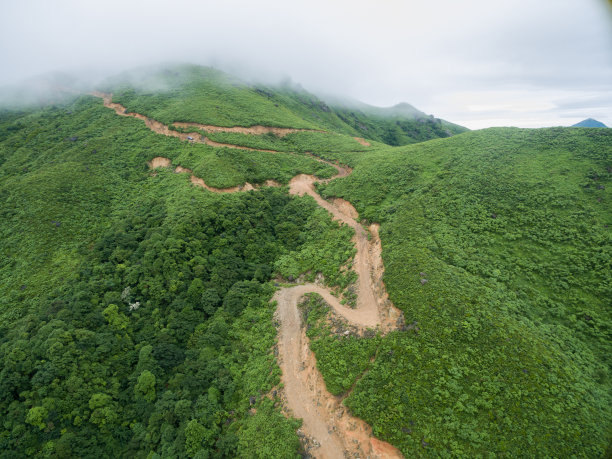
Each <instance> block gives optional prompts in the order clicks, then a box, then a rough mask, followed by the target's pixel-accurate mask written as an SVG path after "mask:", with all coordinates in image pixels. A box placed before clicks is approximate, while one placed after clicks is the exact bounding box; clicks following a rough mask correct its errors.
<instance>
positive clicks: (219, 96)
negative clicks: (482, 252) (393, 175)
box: [103, 65, 465, 145]
mask: <svg viewBox="0 0 612 459" xmlns="http://www.w3.org/2000/svg"><path fill="white" fill-rule="evenodd" d="M143 72H144V71H143ZM134 81H137V82H138V83H137V84H135V83H134ZM103 89H105V90H107V91H111V92H113V100H114V101H115V102H119V103H120V104H122V105H124V106H126V107H127V108H128V110H130V111H134V112H138V113H143V114H145V115H147V116H149V117H151V118H154V119H156V120H158V121H161V122H163V123H165V124H168V125H169V124H171V123H173V122H197V123H203V124H213V125H217V126H253V125H258V124H261V125H265V126H279V127H292V128H304V129H323V130H328V131H333V132H336V133H341V134H345V135H349V136H361V137H365V138H367V139H370V140H373V141H378V142H384V143H388V144H392V145H404V144H408V143H414V142H420V141H423V140H429V139H432V138H438V137H448V136H449V135H451V134H456V133H459V132H463V131H464V130H465V128H462V127H460V126H457V125H454V124H452V123H448V122H446V121H443V120H436V119H433V118H430V117H427V116H425V115H424V114H421V112H416V113H417V114H416V115H415V113H413V112H412V111H411V112H408V113H404V112H403V111H401V110H400V111H397V110H395V111H393V110H391V109H376V108H375V107H369V108H363V107H368V106H366V105H365V104H363V106H362V107H361V108H359V109H352V108H351V109H348V108H345V107H341V106H337V107H334V106H329V105H327V104H326V103H325V102H323V101H321V100H320V99H318V98H317V97H316V96H314V95H312V94H310V93H308V92H306V91H304V90H303V89H302V88H301V87H299V86H292V85H288V84H286V85H281V86H278V87H273V88H272V87H265V86H262V85H249V84H246V83H244V82H241V81H239V80H237V79H235V78H233V77H231V76H229V75H227V74H224V73H222V72H220V71H217V70H214V69H210V68H206V67H197V66H188V65H184V66H176V67H173V68H172V69H168V70H163V71H154V70H149V71H147V72H145V73H143V74H142V75H140V74H138V73H135V74H134V73H132V74H124V75H122V76H119V77H117V78H114V79H112V80H109V81H108V82H107V83H106V84H105V85H104V87H103ZM415 116H416V117H415ZM211 138H212V137H211Z"/></svg>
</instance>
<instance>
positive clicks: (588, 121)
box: [572, 118, 608, 128]
mask: <svg viewBox="0 0 612 459" xmlns="http://www.w3.org/2000/svg"><path fill="white" fill-rule="evenodd" d="M572 127H597V128H605V127H608V126H606V125H605V124H603V123H602V122H601V121H597V120H594V119H593V118H587V119H586V120H582V121H581V122H580V123H576V124H574V125H572Z"/></svg>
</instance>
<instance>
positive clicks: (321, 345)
mask: <svg viewBox="0 0 612 459" xmlns="http://www.w3.org/2000/svg"><path fill="white" fill-rule="evenodd" d="M300 309H301V311H302V319H303V321H304V323H305V324H306V336H308V338H309V339H310V348H311V349H312V351H313V352H314V353H315V356H316V357H317V368H318V369H319V370H320V371H321V373H322V374H323V379H324V380H325V386H326V387H327V390H328V391H330V392H331V393H332V394H334V395H340V394H343V393H345V392H346V391H348V390H349V389H350V388H351V387H352V386H353V384H355V381H356V380H357V378H359V377H361V376H362V375H363V374H364V372H365V371H366V370H367V369H368V368H369V366H370V362H371V360H372V359H373V358H374V357H375V354H376V351H377V350H378V347H379V346H380V341H381V339H380V336H377V335H375V334H374V332H373V331H368V333H367V335H368V336H366V337H362V336H360V334H359V333H358V331H357V330H354V329H353V328H352V327H351V326H350V325H348V324H347V323H346V322H345V321H344V320H343V319H338V318H331V319H330V317H334V316H333V315H332V316H330V308H329V306H327V304H326V303H325V301H324V300H323V298H322V297H321V296H320V295H318V294H316V293H311V294H309V295H307V296H306V297H305V299H304V300H303V301H302V303H301V304H300ZM370 332H371V333H370Z"/></svg>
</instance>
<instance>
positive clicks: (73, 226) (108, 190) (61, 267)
mask: <svg viewBox="0 0 612 459" xmlns="http://www.w3.org/2000/svg"><path fill="white" fill-rule="evenodd" d="M0 148H1V149H2V150H1V152H2V155H1V158H2V163H1V165H0V190H1V191H0V192H1V193H2V196H3V198H4V204H3V207H2V217H3V218H2V222H1V225H0V231H1V234H2V238H3V243H2V257H1V259H2V267H1V269H0V276H1V281H0V282H1V284H2V285H3V288H2V322H1V326H0V360H1V363H0V369H1V370H0V412H1V413H2V418H3V421H2V424H1V426H0V450H2V451H3V453H2V456H3V457H25V456H30V455H32V456H38V457H47V456H50V457H91V456H93V455H96V456H100V457H235V456H241V457H253V456H259V457H266V458H267V457H291V456H294V455H296V454H297V452H298V450H299V441H298V437H297V436H296V434H295V430H296V428H297V426H298V425H299V423H298V422H297V421H294V420H288V419H286V418H285V417H284V416H283V415H282V414H281V413H280V411H279V407H278V403H279V400H278V399H277V398H276V393H275V392H274V387H275V386H276V385H277V384H278V383H279V372H280V370H279V368H278V366H277V365H276V363H275V359H274V355H273V352H272V348H273V345H274V342H275V336H276V329H275V328H274V324H273V320H272V314H273V312H274V305H273V304H271V303H270V298H271V296H272V293H273V292H274V286H273V284H272V283H271V282H270V279H271V277H272V274H273V273H274V270H275V264H276V263H277V261H278V260H284V263H286V264H287V263H289V264H291V260H292V259H293V257H298V262H299V254H301V253H302V252H303V251H304V250H306V251H312V250H317V249H318V252H317V257H316V259H315V261H316V262H317V263H320V264H321V265H324V264H325V265H327V268H326V270H329V271H330V272H338V271H339V269H340V266H341V265H343V264H345V263H346V262H347V257H348V256H350V255H351V254H352V245H351V242H350V237H351V233H350V231H347V230H346V229H345V228H340V227H339V225H338V224H337V223H335V222H332V221H331V219H330V217H329V215H328V214H327V213H325V212H323V211H321V209H320V208H319V207H318V206H317V205H316V203H315V202H314V201H313V200H312V199H311V198H309V197H307V198H295V197H290V196H289V195H288V194H287V193H286V191H285V190H283V189H276V188H270V189H263V190H261V191H257V192H250V193H238V194H231V195H230V194H223V195H219V194H214V193H209V192H206V191H203V190H201V189H198V188H195V187H193V186H191V185H190V184H189V182H188V180H187V177H186V176H185V175H184V174H174V173H173V172H172V171H171V170H163V169H162V170H158V171H157V174H156V175H155V176H153V175H151V174H150V172H149V170H148V168H147V166H146V161H147V160H149V159H151V157H153V156H157V155H160V156H167V157H170V158H172V159H173V161H174V163H175V164H181V165H184V166H189V167H191V168H193V169H194V171H198V170H199V168H201V169H202V172H207V173H208V175H206V174H202V175H204V176H205V177H206V178H207V180H209V181H210V182H211V183H212V184H214V185H216V186H233V185H237V184H240V183H242V182H243V181H244V180H249V181H252V182H258V181H263V180H266V179H276V180H281V181H285V182H286V181H288V178H289V177H290V176H292V175H294V174H296V173H321V174H322V175H323V176H326V175H327V176H329V175H331V174H332V173H335V170H334V169H333V168H330V167H329V166H325V165H322V164H321V163H319V162H317V161H315V160H314V159H312V158H310V157H308V156H299V155H273V154H263V153H262V154H260V153H253V152H244V151H237V150H227V149H221V150H219V151H215V150H214V149H212V148H210V147H207V146H205V145H191V144H187V143H183V142H179V141H177V140H176V139H172V138H167V137H164V136H160V135H157V134H154V133H152V132H151V131H149V130H148V129H147V128H146V127H145V126H144V124H143V123H142V122H141V121H138V120H135V119H132V118H121V117H118V116H116V115H115V114H114V113H113V112H112V111H111V110H108V109H106V108H104V107H102V104H101V102H100V101H99V100H98V99H94V98H90V97H84V98H81V99H78V100H76V101H75V102H74V103H73V104H71V105H69V106H56V107H49V108H47V109H45V110H43V111H40V112H33V113H12V112H4V113H2V116H1V118H0ZM215 170H217V171H218V172H219V174H218V175H219V177H218V178H215V175H214V171H215ZM266 171H267V173H266ZM209 176H210V178H208V177H209ZM322 241H330V244H327V245H326V246H325V252H323V251H321V250H320V249H319V247H318V246H319V244H318V242H322ZM296 274H301V272H297V273H296Z"/></svg>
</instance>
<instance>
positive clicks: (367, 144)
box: [353, 137, 371, 147]
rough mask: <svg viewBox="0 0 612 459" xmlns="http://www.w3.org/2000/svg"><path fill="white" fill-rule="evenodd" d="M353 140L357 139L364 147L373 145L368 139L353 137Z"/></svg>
mask: <svg viewBox="0 0 612 459" xmlns="http://www.w3.org/2000/svg"><path fill="white" fill-rule="evenodd" d="M353 139H355V140H356V141H357V142H359V143H360V144H361V145H363V146H364V147H369V146H370V145H371V143H370V142H368V141H367V140H366V139H364V138H363V137H353Z"/></svg>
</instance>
